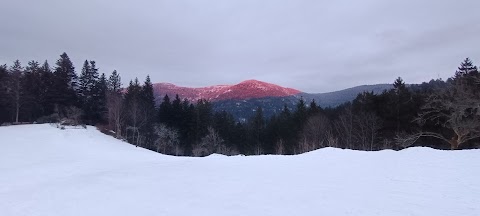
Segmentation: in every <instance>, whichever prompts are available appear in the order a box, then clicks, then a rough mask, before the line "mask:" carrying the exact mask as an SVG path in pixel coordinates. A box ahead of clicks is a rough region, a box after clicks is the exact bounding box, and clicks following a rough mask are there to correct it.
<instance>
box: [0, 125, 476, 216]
mask: <svg viewBox="0 0 480 216" xmlns="http://www.w3.org/2000/svg"><path fill="white" fill-rule="evenodd" d="M0 215H1V216H23V215H29V216H32V215H33V216H37V215H38V216H55V215H58V216H66V215H68V216H76V215H78V216H85V215H89V216H96V215H99V216H105V215H115V216H120V215H128V216H131V215H209V216H210V215H222V216H223V215H239V216H240V215H242V216H243V215H261V216H265V215H276V216H277V215H339V216H343V215H354V216H359V215H365V216H373V215H389V216H397V215H398V216H405V215H421V216H425V215H435V216H442V215H451V216H458V215H462V216H478V215H480V151H479V150H468V151H455V152H450V151H437V150H433V149H428V148H412V149H407V150H404V151H400V152H394V151H381V152H359V151H350V150H340V149H333V148H326V149H322V150H318V151H314V152H310V153H307V154H303V155H298V156H255V157H245V156H234V157H225V156H220V155H212V156H210V157H206V158H187V157H171V156H165V155H161V154H157V153H154V152H150V151H148V150H145V149H141V148H136V147H135V146H132V145H130V144H127V143H124V142H121V141H118V140H116V139H114V138H112V137H109V136H106V135H103V134H101V133H100V132H98V131H97V130H96V129H94V128H92V127H89V128H88V129H86V130H85V129H71V130H59V129H56V128H54V127H52V126H50V125H23V126H9V127H0Z"/></svg>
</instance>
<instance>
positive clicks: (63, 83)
mask: <svg viewBox="0 0 480 216" xmlns="http://www.w3.org/2000/svg"><path fill="white" fill-rule="evenodd" d="M56 65H57V66H56V68H55V72H54V85H53V86H54V89H53V90H52V93H53V95H52V101H53V103H54V104H56V105H57V106H58V109H59V111H60V112H62V114H66V109H65V108H67V107H70V106H76V105H78V97H77V91H78V77H77V74H76V73H75V67H74V66H73V63H72V61H71V60H70V58H69V57H68V55H67V54H66V53H63V54H62V55H60V59H58V60H57V62H56Z"/></svg>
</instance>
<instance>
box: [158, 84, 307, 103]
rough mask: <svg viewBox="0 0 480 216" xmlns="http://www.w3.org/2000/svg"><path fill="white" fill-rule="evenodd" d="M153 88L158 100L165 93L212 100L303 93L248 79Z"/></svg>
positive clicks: (164, 85) (166, 85) (192, 99)
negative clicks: (227, 83)
mask: <svg viewBox="0 0 480 216" xmlns="http://www.w3.org/2000/svg"><path fill="white" fill-rule="evenodd" d="M153 89H154V92H155V95H156V98H157V100H161V98H162V97H163V96H164V95H165V94H167V95H169V96H170V97H172V96H175V95H177V94H178V96H179V97H180V98H184V99H187V100H190V101H197V100H199V99H207V100H209V101H212V102H216V101H222V100H246V99H252V98H265V97H286V96H291V95H296V94H300V93H301V92H300V91H298V90H296V89H292V88H284V87H281V86H278V85H275V84H271V83H266V82H261V81H258V80H247V81H243V82H241V83H239V84H236V85H216V86H209V87H202V88H189V87H181V86H176V85H174V84H171V83H156V84H153Z"/></svg>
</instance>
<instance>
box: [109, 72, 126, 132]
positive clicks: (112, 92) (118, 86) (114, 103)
mask: <svg viewBox="0 0 480 216" xmlns="http://www.w3.org/2000/svg"><path fill="white" fill-rule="evenodd" d="M107 89H108V91H107V96H106V97H107V110H108V123H109V127H110V129H111V130H113V131H115V135H116V137H117V138H120V137H121V136H122V124H123V121H124V113H123V110H124V109H123V105H124V104H123V94H122V83H121V78H120V74H118V73H117V71H116V70H115V71H113V72H112V74H111V75H110V78H109V79H108V88H107Z"/></svg>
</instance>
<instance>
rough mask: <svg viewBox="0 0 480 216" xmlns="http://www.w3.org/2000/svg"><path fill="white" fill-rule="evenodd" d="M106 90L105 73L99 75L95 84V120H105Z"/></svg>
mask: <svg viewBox="0 0 480 216" xmlns="http://www.w3.org/2000/svg"><path fill="white" fill-rule="evenodd" d="M107 91H108V81H107V78H106V76H105V73H102V74H101V75H100V78H99V79H98V82H97V83H96V85H95V93H96V94H95V95H94V101H95V103H96V106H95V107H96V109H95V111H96V113H95V120H96V121H97V122H102V123H104V122H106V118H107Z"/></svg>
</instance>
